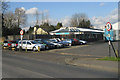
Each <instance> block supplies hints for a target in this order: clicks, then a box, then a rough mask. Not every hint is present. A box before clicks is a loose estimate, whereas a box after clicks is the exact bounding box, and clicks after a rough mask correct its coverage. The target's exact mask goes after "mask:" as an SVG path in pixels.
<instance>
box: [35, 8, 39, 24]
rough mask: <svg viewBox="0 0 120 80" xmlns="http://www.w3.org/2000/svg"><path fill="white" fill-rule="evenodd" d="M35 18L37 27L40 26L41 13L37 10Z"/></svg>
mask: <svg viewBox="0 0 120 80" xmlns="http://www.w3.org/2000/svg"><path fill="white" fill-rule="evenodd" d="M35 16H36V25H39V12H38V11H37V10H36V12H35Z"/></svg>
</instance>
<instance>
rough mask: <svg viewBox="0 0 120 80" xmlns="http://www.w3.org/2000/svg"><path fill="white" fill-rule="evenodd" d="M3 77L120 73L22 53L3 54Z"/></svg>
mask: <svg viewBox="0 0 120 80" xmlns="http://www.w3.org/2000/svg"><path fill="white" fill-rule="evenodd" d="M2 57H3V58H2V59H3V65H2V77H3V78H117V77H118V75H117V74H115V73H110V72H106V71H100V70H94V69H89V68H84V67H77V66H72V65H66V64H57V63H52V62H48V61H47V59H46V60H44V61H43V60H40V59H35V58H34V59H33V58H30V57H25V56H21V55H14V54H8V53H7V52H6V53H3V54H2Z"/></svg>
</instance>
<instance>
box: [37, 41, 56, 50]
mask: <svg viewBox="0 0 120 80" xmlns="http://www.w3.org/2000/svg"><path fill="white" fill-rule="evenodd" d="M35 41H36V42H38V43H40V44H45V49H52V48H55V46H54V44H52V43H50V42H49V41H47V40H43V39H35Z"/></svg>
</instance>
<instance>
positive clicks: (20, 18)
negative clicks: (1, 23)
mask: <svg viewBox="0 0 120 80" xmlns="http://www.w3.org/2000/svg"><path fill="white" fill-rule="evenodd" d="M15 16H16V22H17V26H18V27H20V26H24V25H25V23H26V19H27V17H26V14H25V11H24V10H23V9H21V8H16V10H15Z"/></svg>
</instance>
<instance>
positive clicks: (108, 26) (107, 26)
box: [106, 22, 112, 31]
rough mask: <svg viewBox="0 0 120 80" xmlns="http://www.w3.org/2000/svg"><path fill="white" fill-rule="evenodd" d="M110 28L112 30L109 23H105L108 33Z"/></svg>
mask: <svg viewBox="0 0 120 80" xmlns="http://www.w3.org/2000/svg"><path fill="white" fill-rule="evenodd" d="M111 28H112V26H111V23H110V22H107V24H106V29H107V31H110V30H111Z"/></svg>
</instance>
